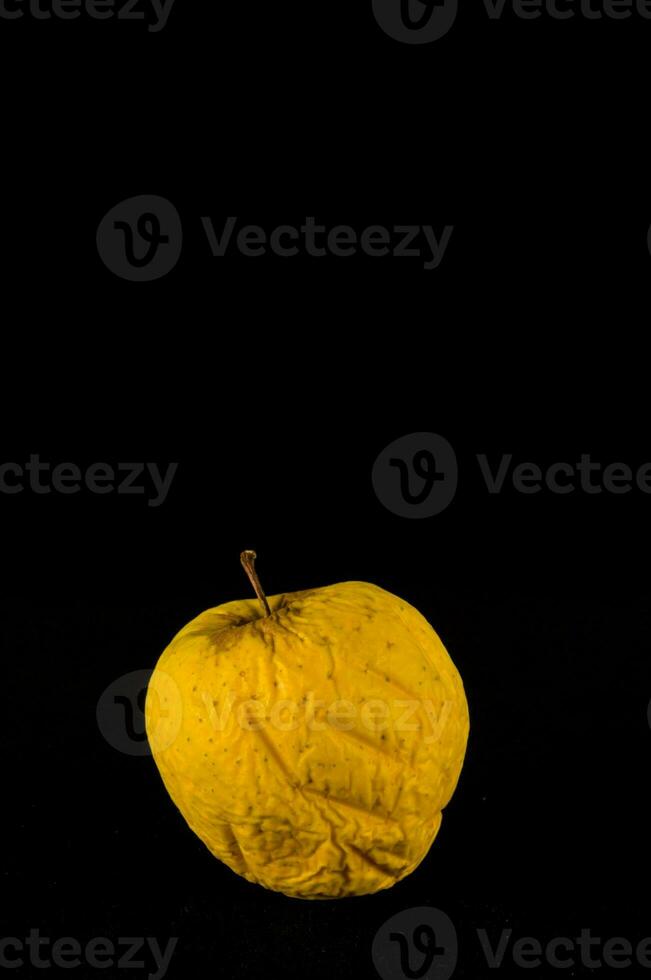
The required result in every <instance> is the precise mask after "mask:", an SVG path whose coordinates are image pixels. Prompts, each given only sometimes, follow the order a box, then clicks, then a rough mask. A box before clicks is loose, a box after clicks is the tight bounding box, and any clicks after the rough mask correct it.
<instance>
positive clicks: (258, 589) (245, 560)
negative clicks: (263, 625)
mask: <svg viewBox="0 0 651 980" xmlns="http://www.w3.org/2000/svg"><path fill="white" fill-rule="evenodd" d="M257 557H258V556H257V555H256V553H255V551H243V552H242V554H241V555H240V561H241V562H242V567H243V568H244V571H245V572H246V574H247V575H248V576H249V582H250V583H251V585H252V586H253V588H254V590H255V594H256V595H257V597H258V599H259V600H260V602H261V604H262V608H263V609H264V613H265V616H271V609H270V607H269V603H268V602H267V597H266V595H265V594H264V592H263V591H262V586H261V585H260V579H259V578H258V573H257V572H256V570H255V560H256V558H257Z"/></svg>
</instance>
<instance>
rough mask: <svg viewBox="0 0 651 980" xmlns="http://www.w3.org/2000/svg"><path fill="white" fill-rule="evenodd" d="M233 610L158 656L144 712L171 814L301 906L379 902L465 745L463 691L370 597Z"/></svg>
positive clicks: (426, 642) (419, 856) (386, 606)
mask: <svg viewBox="0 0 651 980" xmlns="http://www.w3.org/2000/svg"><path fill="white" fill-rule="evenodd" d="M268 601H269V606H270V608H271V615H269V616H265V615H263V610H262V608H261V606H260V604H259V603H258V602H257V601H256V600H253V599H251V600H243V601H238V602H228V603H225V604H224V605H221V606H218V607H217V608H215V609H208V610H206V611H205V612H203V613H201V615H199V616H197V618H196V619H194V620H192V622H190V623H188V625H187V626H185V627H184V628H183V629H182V630H181V631H180V632H179V633H178V634H177V635H176V636H175V637H174V639H173V640H172V642H171V643H170V645H169V646H168V647H167V649H166V650H165V651H164V652H163V654H162V656H161V657H160V660H159V661H158V664H157V666H156V669H155V671H154V673H153V675H152V678H151V681H150V685H149V689H148V693H147V701H146V711H145V717H146V726H147V734H148V737H149V740H150V744H151V748H152V752H153V756H154V759H155V761H156V764H157V766H158V768H159V771H160V774H161V776H162V778H163V781H164V783H165V786H166V787H167V789H168V791H169V794H170V796H171V797H172V800H173V801H174V803H175V804H176V806H177V807H178V808H179V810H180V811H181V813H182V814H183V816H184V817H185V819H186V820H187V822H188V824H189V825H190V827H191V828H192V830H193V831H194V832H195V833H196V834H197V835H198V836H199V837H200V838H201V840H202V841H203V842H204V843H205V844H206V846H207V847H208V848H209V849H210V851H211V852H212V853H213V854H214V855H215V857H217V858H219V860H220V861H223V862H224V863H225V864H227V865H228V867H229V868H231V869H232V870H233V871H235V872H236V873H237V874H239V875H243V876H244V877H245V878H246V879H248V880H249V881H251V882H257V883H258V884H260V885H263V886H264V887H265V888H269V889H273V890H274V891H279V892H283V893H284V894H285V895H289V896H292V897H298V898H306V899H316V898H337V897H344V896H350V895H365V894H369V893H372V892H376V891H379V890H380V889H383V888H389V887H390V886H391V885H393V884H395V882H397V881H399V880H400V879H401V878H404V877H405V876H406V875H408V874H409V873H410V872H411V871H413V870H414V868H415V867H416V866H417V865H418V864H420V862H421V861H422V860H423V858H424V857H425V855H426V854H427V852H428V850H429V848H430V846H431V844H432V842H433V840H434V838H435V837H436V834H437V832H438V829H439V827H440V824H441V811H442V810H443V808H444V807H445V806H446V804H447V803H448V801H449V800H450V797H451V796H452V793H453V792H454V789H455V786H456V784H457V781H458V779H459V774H460V772H461V767H462V764H463V759H464V754H465V750H466V743H467V739H468V728H469V721H468V706H467V702H466V697H465V694H464V689H463V685H462V682H461V678H460V677H459V674H458V672H457V670H456V668H455V666H454V664H453V663H452V660H451V659H450V657H449V655H448V653H447V651H446V650H445V648H444V646H443V644H442V643H441V641H440V639H439V637H438V636H437V634H436V633H435V632H434V630H433V629H432V627H431V626H430V625H429V623H428V622H427V621H426V620H425V619H424V618H423V617H422V616H421V614H420V613H419V612H418V611H417V610H416V609H414V608H413V607H412V606H410V605H409V604H408V603H407V602H405V601H403V600H402V599H399V598H397V597H396V596H394V595H392V594H391V593H389V592H386V591H384V590H383V589H381V588H378V587H377V586H375V585H370V584H368V583H365V582H343V583H340V584H338V585H331V586H327V587H325V588H319V589H312V590H308V591H304V592H295V593H291V594H286V595H277V596H271V597H270V598H269V600H268Z"/></svg>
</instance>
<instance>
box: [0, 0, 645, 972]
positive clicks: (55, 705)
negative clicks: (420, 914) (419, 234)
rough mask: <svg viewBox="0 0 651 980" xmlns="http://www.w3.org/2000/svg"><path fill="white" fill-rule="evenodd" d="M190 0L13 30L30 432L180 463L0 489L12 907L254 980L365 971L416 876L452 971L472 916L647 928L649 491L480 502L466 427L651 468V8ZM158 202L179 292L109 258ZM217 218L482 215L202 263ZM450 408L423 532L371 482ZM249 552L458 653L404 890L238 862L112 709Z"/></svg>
mask: <svg viewBox="0 0 651 980" xmlns="http://www.w3.org/2000/svg"><path fill="white" fill-rule="evenodd" d="M176 4H177V7H176V9H174V10H173V12H172V14H171V17H170V20H169V23H168V25H167V27H166V28H165V30H164V31H162V32H161V33H160V34H158V35H152V34H148V33H147V31H146V30H145V29H144V27H143V25H140V24H137V23H136V24H127V23H112V22H107V23H88V22H82V21H79V22H74V23H57V22H49V23H34V22H33V21H30V20H29V19H28V18H25V19H24V20H23V21H20V22H15V23H14V22H12V23H9V22H4V21H2V22H0V28H1V29H0V72H1V75H2V81H3V89H4V91H5V92H7V93H8V96H7V98H6V105H5V110H6V117H5V124H4V129H5V154H4V163H3V175H4V187H5V194H4V198H3V221H2V225H3V241H4V246H5V256H4V275H3V285H2V289H3V298H4V304H3V305H4V306H5V315H4V316H3V321H4V325H5V336H4V339H3V345H4V353H5V356H4V358H3V367H4V371H3V393H2V400H3V419H4V422H3V427H2V443H1V447H2V448H1V456H2V459H1V460H0V461H2V462H4V461H16V462H19V463H23V462H25V461H26V460H27V458H28V456H29V454H30V453H40V455H41V458H42V459H44V460H48V461H50V462H52V463H53V464H54V463H59V462H66V461H72V462H75V463H77V464H79V465H80V466H87V465H90V464H91V463H93V462H99V461H106V462H109V463H113V464H115V463H117V462H120V461H128V460H140V461H148V460H151V461H156V462H157V463H159V465H161V466H164V465H165V464H166V463H168V462H170V461H177V462H178V464H179V468H178V473H177V475H176V477H175V479H174V482H173V485H172V489H171V492H170V494H169V497H168V499H167V500H166V501H165V503H164V504H163V505H162V506H161V507H159V508H149V507H147V504H146V500H145V499H143V498H142V497H138V496H122V495H116V494H112V495H108V496H96V495H92V494H89V493H87V492H82V493H79V494H77V495H74V496H63V495H60V494H50V495H45V496H39V495H35V494H33V493H31V492H29V491H25V492H23V493H22V494H19V495H16V496H6V495H0V522H1V527H2V567H3V572H4V574H3V583H2V585H3V587H2V598H1V600H0V607H1V608H2V618H1V632H2V650H3V653H4V656H3V658H2V674H3V680H2V692H3V700H4V702H5V703H4V707H3V718H4V721H5V724H4V726H3V731H4V734H3V774H4V780H3V782H4V790H5V792H4V800H3V821H4V829H3V838H2V839H3V844H4V847H3V862H2V872H3V873H2V883H3V901H2V920H1V931H2V934H3V935H5V936H16V937H26V936H27V934H28V932H29V929H30V928H38V929H39V930H40V932H41V934H42V935H44V936H48V937H51V938H52V939H55V938H57V937H60V936H74V937H77V938H78V939H79V940H80V941H82V942H84V941H86V940H88V939H91V938H93V937H96V936H107V937H109V938H112V939H113V940H117V939H118V938H119V937H123V936H148V935H150V936H156V937H158V939H159V941H160V942H161V943H163V944H164V943H165V941H166V939H167V938H168V937H169V936H178V937H179V943H178V947H177V949H176V952H175V954H174V957H173V959H172V966H171V969H170V972H169V974H168V976H171V977H185V976H193V975H194V976H198V975H203V976H219V977H222V976H223V977H228V978H231V977H232V978H239V977H242V978H249V977H260V976H267V975H269V974H271V975H275V974H278V975H283V976H285V977H304V976H305V975H306V974H307V973H309V974H310V975H312V976H314V977H323V978H326V977H327V978H330V977H332V976H340V977H342V978H348V977H350V978H353V977H355V978H357V977H373V976H375V971H374V968H373V964H372V960H371V943H372V939H373V936H374V935H375V932H376V931H377V929H378V928H379V927H380V926H381V924H382V923H383V922H384V921H385V920H386V919H387V918H388V917H389V916H390V915H392V914H394V913H396V912H398V911H400V910H402V909H405V908H409V907H412V906H417V905H431V906H434V907H436V908H440V909H442V910H444V911H446V912H447V914H448V915H449V916H450V917H451V919H452V920H453V922H454V924H455V927H456V929H457V932H458V935H459V942H460V956H459V964H458V968H457V975H458V976H463V977H466V976H467V977H479V976H483V975H486V973H487V972H488V968H487V966H486V963H485V961H484V960H483V958H482V956H481V953H480V950H479V947H478V944H477V940H476V935H475V930H476V929H478V928H485V929H487V930H489V933H490V935H491V937H494V938H497V936H498V935H499V932H500V931H501V929H502V928H512V929H513V930H514V938H515V937H516V936H522V935H533V936H536V937H537V938H538V939H540V940H541V941H543V942H544V941H545V940H547V939H549V938H552V937H555V936H562V935H566V936H576V935H578V933H579V931H580V930H581V929H582V928H588V927H589V928H591V930H592V932H593V934H594V935H599V936H602V937H604V938H606V937H609V936H617V935H619V936H625V937H627V938H628V939H629V940H630V941H631V942H633V943H635V942H636V941H637V940H638V939H641V938H643V937H645V936H647V935H649V934H651V924H650V922H649V915H648V913H649V901H648V868H649V863H648V825H649V778H650V776H649V772H650V770H649V759H650V758H651V756H650V753H651V731H650V730H649V724H648V721H647V706H648V704H649V699H650V698H651V686H650V685H649V670H648V638H649V625H650V624H649V619H650V613H649V603H648V594H649V593H648V578H649V575H648V557H647V556H648V551H649V530H648V528H649V521H648V513H649V507H650V506H651V500H650V498H649V496H648V495H644V494H641V493H637V492H632V493H630V494H627V495H621V496H616V495H610V494H601V495H594V496H590V495H586V494H584V493H580V492H576V493H574V494H572V495H569V496H554V495H551V494H549V493H540V494H538V495H533V496H528V495H526V496H525V495H520V494H516V493H515V492H513V491H512V490H506V489H505V491H504V492H503V493H502V494H500V495H498V496H490V495H489V494H488V493H487V492H486V489H485V487H484V485H483V483H482V482H481V479H480V477H479V471H478V467H477V464H476V460H475V456H476V454H477V453H487V454H489V455H490V458H491V459H495V460H496V459H497V458H498V457H499V455H500V454H501V453H503V452H506V453H513V454H514V459H515V460H517V461H518V462H523V461H529V460H530V461H534V462H537V463H539V464H541V465H548V464H549V463H552V462H555V461H561V460H567V461H568V462H571V463H574V462H576V461H578V458H579V456H580V454H581V453H591V454H592V458H593V459H595V460H598V461H600V462H603V463H604V464H606V463H610V462H616V461H623V462H626V463H628V464H629V465H631V466H638V465H640V464H642V463H644V462H647V461H648V460H651V440H650V439H649V426H648V405H647V401H648V399H647V394H646V390H647V378H646V356H645V354H644V349H645V342H644V341H645V338H644V331H645V328H646V327H647V324H648V319H649V317H648V285H649V267H650V266H649V263H650V262H651V258H650V256H649V251H648V246H647V232H648V229H649V223H650V222H651V206H650V202H649V195H648V169H649V168H648V155H647V151H646V149H645V126H646V103H645V85H646V84H647V74H648V72H647V71H646V64H647V63H646V60H645V59H646V53H647V51H648V36H649V32H650V31H651V24H649V23H647V22H643V21H639V20H637V19H635V18H634V19H632V20H631V21H629V22H622V23H615V22H601V23H599V22H594V23H588V22H586V21H584V20H581V19H577V20H575V21H574V22H568V23H558V22H554V23H552V22H549V21H545V20H543V21H540V22H522V21H518V20H517V19H515V18H513V17H508V16H505V17H504V18H503V20H502V21H499V22H496V23H492V22H488V21H487V19H486V17H485V15H484V14H483V11H482V9H481V8H479V7H477V8H473V9H472V10H469V9H466V8H464V9H462V10H461V11H460V13H459V17H458V20H457V23H456V25H455V27H454V28H453V30H452V31H451V32H450V34H449V35H448V36H446V38H444V39H441V40H440V41H437V42H436V43H435V44H434V45H432V46H425V47H423V48H420V47H415V46H413V47H409V46H404V45H399V44H396V43H395V42H393V41H391V39H389V38H388V37H386V36H385V35H384V34H383V33H382V32H381V31H380V30H379V28H378V27H377V25H376V24H375V23H374V21H373V18H372V15H371V12H370V9H369V5H368V4H361V5H357V6H355V5H352V4H343V3H332V4H328V5H326V4H321V5H318V6H309V7H306V5H305V4H298V3H291V4H284V5H279V6H275V5H270V4H259V5H257V6H253V7H244V6H237V5H220V6H219V7H217V6H215V7H214V9H212V8H211V9H210V10H208V9H206V7H205V5H201V4H198V3H191V2H187V0H186V2H183V3H182V0H176ZM222 7H223V9H222ZM137 194H160V195H162V196H163V197H166V198H168V199H169V200H170V201H172V202H173V203H174V204H175V206H176V207H177V208H178V210H179V213H180V214H181V218H182V221H183V226H184V234H185V239H184V249H183V253H182V256H181V260H180V262H179V264H178V266H177V267H176V269H174V270H173V271H172V272H171V273H170V274H169V276H167V277H166V278H165V279H162V280H160V281H158V282H154V283H144V284H137V283H129V282H125V281H122V280H120V279H118V278H117V277H115V276H114V275H113V274H112V273H111V272H110V271H109V270H108V269H106V268H105V267H104V266H103V265H102V263H101V261H100V259H99V257H98V254H97V250H96V247H95V232H96V229H97V225H98V224H99V221H100V220H101V218H102V217H103V215H104V214H105V213H106V212H107V211H108V210H109V208H111V207H113V206H114V205H115V204H117V203H118V202H119V201H121V200H123V199H124V198H126V197H130V196H133V195H137ZM205 214H210V215H212V216H213V217H214V218H215V220H216V221H218V220H220V219H223V218H225V217H226V216H227V215H238V216H240V217H241V220H242V221H243V222H252V223H255V224H261V225H263V226H264V227H266V228H269V229H271V228H273V227H275V226H276V225H278V224H281V223H283V224H299V223H300V222H301V221H302V219H303V218H304V217H305V216H306V215H308V214H309V215H315V216H317V218H318V219H319V220H320V221H321V222H323V223H326V224H327V225H328V226H333V225H335V224H341V223H343V224H351V225H353V226H354V227H356V228H357V229H360V230H361V229H362V228H364V227H365V226H366V225H368V224H384V225H388V226H391V225H394V224H408V223H411V222H413V223H431V224H433V225H435V226H436V227H438V228H440V227H441V226H442V225H444V224H453V225H454V226H455V231H454V233H453V237H452V241H451V244H450V247H449V250H448V254H447V255H446V257H445V259H444V261H443V263H442V265H441V268H440V269H439V270H437V271H432V272H425V271H423V270H422V268H421V265H420V263H419V261H418V260H406V259H405V260H391V259H381V260H380V259H367V258H363V257H358V258H353V259H346V260H344V259H341V258H325V259H310V258H308V257H301V258H296V259H292V260H282V259H279V258H276V257H274V256H269V257H266V258H262V259H250V258H244V257H241V256H238V255H235V254H231V255H229V256H227V257H226V258H224V259H213V258H212V257H211V256H210V255H209V252H208V250H207V247H206V245H205V241H204V240H203V238H202V233H201V229H200V221H199V218H200V216H202V215H205ZM421 430H426V431H428V430H431V431H434V432H439V433H441V434H442V435H444V436H445V437H446V438H447V439H449V441H450V442H451V444H452V445H453V447H454V449H455V451H456V454H457V458H458V462H459V470H460V478H459V489H458V492H457V495H456V497H455V500H454V502H453V503H452V505H451V506H450V507H449V508H448V509H447V510H446V511H444V512H443V513H442V514H440V515H438V516H436V517H433V518H431V519H429V520H426V521H408V520H404V519H401V518H398V517H396V516H394V515H393V514H391V513H389V512H388V511H386V510H385V509H384V508H383V506H382V505H381V503H380V502H379V501H378V500H377V498H376V496H375V494H374V492H373V487H372V484H371V479H370V473H371V468H372V464H373V461H374V460H375V458H376V456H377V455H378V454H379V453H380V452H381V450H382V449H383V448H384V447H385V446H386V445H387V443H388V442H390V441H391V440H392V439H395V438H397V437H399V436H401V435H403V434H406V433H409V432H413V431H421ZM243 547H254V548H256V549H257V551H258V553H259V555H260V573H261V576H262V577H263V580H264V583H265V586H266V588H267V590H268V591H269V592H270V593H275V592H280V591H289V590H293V589H300V588H304V587H307V586H314V585H320V584H329V583H331V582H335V581H341V580H345V579H362V580H368V581H371V582H375V583H377V584H378V585H381V586H383V587H385V588H387V589H389V590H391V591H394V592H395V593H397V594H399V595H401V596H403V597H404V598H405V599H407V600H408V601H409V602H411V603H412V604H414V605H415V606H417V607H418V608H419V609H420V610H421V611H422V612H423V613H424V614H425V615H426V616H427V618H428V619H429V620H430V621H431V622H432V624H433V625H434V626H435V628H436V629H437V631H438V632H439V633H440V635H441V637H442V639H443V641H444V643H445V644H446V646H447V647H448V649H449V650H450V653H451V655H452V657H453V659H454V660H455V663H456V664H457V666H458V668H459V670H460V672H461V674H462V677H463V679H464V682H465V685H466V690H467V694H468V699H469V703H470V711H471V738H470V743H469V748H468V755H467V761H466V764H465V767H464V770H463V774H462V777H461V780H460V783H459V787H458V789H457V792H456V794H455V797H454V799H453V801H452V803H451V804H450V806H449V808H448V810H447V812H446V814H445V817H444V821H443V825H442V830H441V832H440V834H439V837H438V838H437V840H436V842H435V845H434V846H433V848H432V851H431V852H430V854H429V855H428V857H427V859H426V860H425V861H424V862H423V864H422V865H421V866H420V867H419V868H418V869H417V871H416V872H414V874H413V875H411V876H410V877H409V878H408V879H407V880H405V881H404V882H402V883H400V884H399V885H397V886H395V887H394V888H393V889H391V890H389V891H387V892H384V893H380V894H378V895H376V896H372V897H365V898H357V899H350V900H344V901H340V902H316V903H307V902H300V901H295V900H290V899H287V898H285V897H283V896H281V895H274V894H272V893H268V892H266V891H264V890H263V889H261V888H258V887H255V886H253V885H250V884H248V883H247V882H245V881H244V880H240V879H238V878H237V877H236V876H234V875H233V874H232V873H231V872H230V871H229V870H228V869H226V868H225V867H222V866H221V865H220V864H219V863H218V862H216V861H215V860H214V859H213V858H212V857H211V856H210V855H209V854H208V852H207V851H206V850H205V848H204V847H203V845H202V844H201V843H200V842H199V841H198V839H195V838H194V836H193V835H192V833H191V832H190V831H189V830H188V829H187V828H186V826H185V824H184V822H183V820H182V819H181V817H180V816H179V815H178V814H177V813H176V811H175V810H174V807H173V806H172V804H171V802H170V800H169V798H168V797H167V795H166V793H165V791H164V788H163V786H162V784H161V782H160V779H159V777H158V774H157V772H156V769H155V766H154V764H153V762H152V761H151V759H149V758H133V757H129V756H126V755H122V754H121V753H119V752H116V751H115V749H114V748H112V747H111V746H110V745H109V744H107V742H106V741H105V740H104V739H103V737H102V735H101V733H100V731H99V729H98V726H97V723H96V717H95V711H96V705H97V701H98V699H99V697H100V695H101V693H102V692H103V691H104V690H105V688H106V687H107V685H108V684H110V683H111V682H112V681H113V680H115V679H116V678H118V677H120V676H121V675H123V674H125V673H128V672H130V671H132V670H137V669H141V668H151V667H152V666H153V665H154V663H155V661H156V659H157V657H158V656H159V654H160V652H161V650H162V649H163V647H164V646H165V644H166V643H167V642H168V640H169V639H170V637H171V636H172V635H173V634H174V633H175V632H176V631H177V630H178V629H179V628H180V626H182V625H183V624H184V623H185V622H186V621H187V620H188V619H190V618H191V617H193V616H194V615H196V614H197V613H198V612H199V611H200V610H201V609H203V608H206V607H208V606H211V605H215V604H217V603H219V602H222V601H227V600H229V599H232V598H237V597H240V596H242V595H244V594H246V591H247V584H246V582H245V580H244V577H243V573H242V571H241V569H240V567H239V563H238V554H239V551H240V550H241V549H242V548H243ZM511 971H513V972H515V973H519V972H521V970H515V968H513V967H512V966H509V965H508V963H507V964H506V965H505V966H503V967H502V972H505V973H509V972H511ZM32 972H34V973H35V975H40V973H41V971H39V970H36V971H32ZM53 972H55V971H53ZM98 972H99V971H93V970H89V969H87V968H83V967H82V968H79V970H77V971H76V973H75V971H72V975H76V974H79V975H80V976H81V975H84V976H86V975H88V976H92V975H97V973H98ZM125 972H126V971H125ZM144 972H145V971H142V970H141V971H136V973H142V974H143V975H144ZM543 972H545V968H542V969H541V970H534V971H532V973H533V975H538V973H543ZM570 972H571V971H568V973H570ZM588 972H589V971H587V970H586V969H584V968H582V967H581V966H580V964H579V965H578V966H577V968H576V974H577V975H581V974H585V975H587V974H588ZM603 972H607V971H606V969H605V968H604V971H603ZM630 972H632V969H631V970H629V971H628V973H630ZM14 975H15V976H23V975H25V976H27V975H30V967H29V965H26V966H25V967H24V968H22V969H20V970H16V971H14ZM104 975H105V976H106V975H109V976H118V975H120V972H119V971H118V970H116V969H110V970H106V971H104ZM123 975H124V974H123ZM126 975H128V973H127V974H126Z"/></svg>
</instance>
